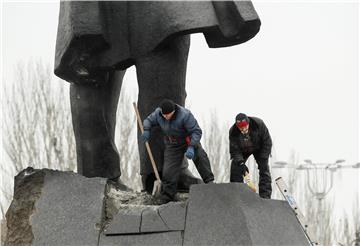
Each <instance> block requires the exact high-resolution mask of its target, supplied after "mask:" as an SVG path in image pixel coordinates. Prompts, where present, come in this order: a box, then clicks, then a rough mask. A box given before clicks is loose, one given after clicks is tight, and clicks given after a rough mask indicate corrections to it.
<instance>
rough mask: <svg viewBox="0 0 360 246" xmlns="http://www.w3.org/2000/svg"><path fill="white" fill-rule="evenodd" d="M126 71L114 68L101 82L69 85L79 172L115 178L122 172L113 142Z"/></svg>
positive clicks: (89, 175) (86, 174)
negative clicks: (114, 70)
mask: <svg viewBox="0 0 360 246" xmlns="http://www.w3.org/2000/svg"><path fill="white" fill-rule="evenodd" d="M124 74H125V70H124V71H117V72H111V73H109V74H108V76H107V78H106V81H99V83H98V85H97V86H95V85H78V84H71V86H70V101H71V114H72V122H73V128H74V134H75V140H76V153H77V168H78V173H80V174H82V175H84V176H86V177H104V178H109V179H116V178H118V177H119V176H120V175H121V172H120V158H119V153H118V151H117V148H116V146H115V143H114V135H115V123H116V109H117V104H118V100H119V94H120V89H121V84H122V79H123V77H124Z"/></svg>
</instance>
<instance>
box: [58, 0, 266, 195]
mask: <svg viewBox="0 0 360 246" xmlns="http://www.w3.org/2000/svg"><path fill="white" fill-rule="evenodd" d="M259 28H260V20H259V18H258V16H257V13H256V11H255V9H254V7H253V5H252V3H251V2H250V1H238V2H237V1H236V2H235V1H224V2H216V1H213V2H211V1H199V2H195V1H183V2H181V1H154V2H152V1H97V2H95V1H62V2H61V4H60V15H59V26H58V34H57V41H56V58H55V74H56V75H57V76H59V77H60V78H62V79H64V80H67V81H69V82H71V86H70V98H71V112H72V119H73V127H74V133H75V138H76V149H77V158H78V172H79V173H80V174H83V175H84V176H87V177H94V176H100V177H106V178H109V179H113V180H116V179H117V178H119V177H120V175H121V173H120V163H119V162H120V161H119V153H118V151H117V149H116V146H115V144H114V131H115V120H116V119H115V117H116V108H117V103H118V98H119V93H120V89H121V84H122V79H123V76H124V74H125V71H126V69H127V68H128V67H130V66H132V65H135V66H136V72H137V80H138V86H139V96H138V107H139V111H140V115H141V117H142V118H145V116H146V115H148V114H149V113H150V112H152V111H153V110H154V109H155V108H156V106H157V105H158V104H159V102H160V101H161V100H162V99H164V98H170V99H172V100H173V101H174V102H175V103H177V104H179V105H182V106H184V104H185V98H186V91H185V75H186V66H187V57H188V51H189V46H190V34H191V33H199V32H201V33H203V34H204V35H205V38H206V42H207V43H208V46H209V47H211V48H218V47H227V46H232V45H236V44H240V43H243V42H246V41H248V40H249V39H251V38H252V37H254V36H255V35H256V34H257V32H258V31H259ZM129 103H130V102H129ZM134 124H135V123H134ZM151 134H152V136H158V137H153V138H152V141H151V142H150V144H151V146H152V150H153V152H154V157H155V160H156V163H158V165H159V170H160V171H161V169H162V162H163V147H164V146H163V139H162V133H161V132H160V129H152V132H151ZM138 138H139V134H138ZM138 146H139V153H140V162H141V167H140V174H141V175H142V177H143V179H142V180H143V185H144V186H145V188H146V190H150V191H151V189H152V187H149V185H152V182H153V179H152V180H151V177H153V174H152V169H151V165H150V162H149V160H148V157H147V154H146V152H145V148H144V145H143V143H142V142H141V141H138ZM196 182H198V181H197V180H196V179H195V178H194V177H193V176H192V174H191V173H190V172H189V170H188V169H187V162H186V161H184V164H183V172H182V176H181V178H180V183H179V186H180V187H181V186H182V187H183V188H185V189H186V188H188V186H189V185H190V184H192V183H196Z"/></svg>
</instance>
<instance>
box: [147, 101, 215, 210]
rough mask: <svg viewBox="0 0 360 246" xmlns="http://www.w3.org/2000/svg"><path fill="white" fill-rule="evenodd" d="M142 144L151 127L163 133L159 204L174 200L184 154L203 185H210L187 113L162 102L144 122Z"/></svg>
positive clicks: (193, 122) (195, 125) (192, 121)
mask: <svg viewBox="0 0 360 246" xmlns="http://www.w3.org/2000/svg"><path fill="white" fill-rule="evenodd" d="M143 124H144V133H143V134H142V139H143V141H144V142H146V141H148V140H149V139H150V131H151V128H152V127H155V126H160V128H161V130H162V132H163V133H164V144H165V150H164V166H163V171H162V187H161V196H160V203H167V202H169V201H171V200H174V197H175V194H176V191H177V182H178V178H179V174H180V169H181V164H182V162H183V159H184V154H185V156H186V157H187V158H188V159H192V160H193V161H194V164H195V166H196V168H197V170H198V172H199V174H200V176H201V178H202V180H203V181H204V182H205V183H210V182H211V183H212V182H213V181H214V174H213V173H212V171H211V166H210V161H209V158H208V156H207V154H206V152H205V151H204V149H203V148H202V146H201V144H200V139H201V135H202V131H201V129H200V127H199V125H198V123H197V121H196V119H195V118H194V116H193V114H192V113H191V112H190V110H188V109H186V108H184V107H181V106H180V105H177V104H175V103H174V102H173V101H171V100H168V99H165V100H163V101H162V102H161V103H160V107H158V108H156V109H155V111H154V112H152V113H151V114H150V115H149V116H148V117H147V118H146V119H145V120H144V123H143Z"/></svg>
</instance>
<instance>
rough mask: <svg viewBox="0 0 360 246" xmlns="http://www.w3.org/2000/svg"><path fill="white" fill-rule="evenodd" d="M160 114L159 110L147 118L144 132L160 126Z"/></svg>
mask: <svg viewBox="0 0 360 246" xmlns="http://www.w3.org/2000/svg"><path fill="white" fill-rule="evenodd" d="M159 112H160V109H159V108H157V109H155V110H154V111H153V112H152V113H151V114H149V116H148V117H146V119H145V120H144V122H143V125H144V131H150V129H151V128H152V127H153V126H157V125H159V123H158V120H157V114H159Z"/></svg>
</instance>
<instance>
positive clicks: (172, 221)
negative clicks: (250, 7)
mask: <svg viewBox="0 0 360 246" xmlns="http://www.w3.org/2000/svg"><path fill="white" fill-rule="evenodd" d="M186 206H187V203H185V202H170V203H167V204H164V205H162V206H160V207H159V209H158V210H159V215H160V217H161V218H162V219H163V220H164V222H165V224H166V225H167V227H168V228H169V230H170V231H182V230H184V229H185V217H186Z"/></svg>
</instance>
